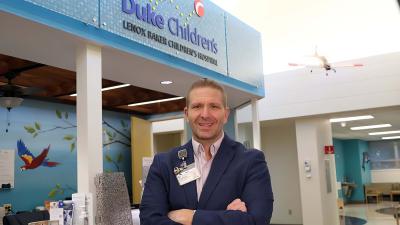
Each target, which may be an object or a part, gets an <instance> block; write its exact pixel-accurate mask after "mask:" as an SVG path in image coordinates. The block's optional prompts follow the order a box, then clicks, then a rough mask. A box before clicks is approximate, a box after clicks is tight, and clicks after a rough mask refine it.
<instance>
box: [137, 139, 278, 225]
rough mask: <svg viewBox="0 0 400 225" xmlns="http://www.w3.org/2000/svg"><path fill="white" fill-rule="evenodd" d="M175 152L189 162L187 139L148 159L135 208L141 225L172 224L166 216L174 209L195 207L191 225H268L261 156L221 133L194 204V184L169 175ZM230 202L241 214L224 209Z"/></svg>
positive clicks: (268, 191)
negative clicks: (239, 207)
mask: <svg viewBox="0 0 400 225" xmlns="http://www.w3.org/2000/svg"><path fill="white" fill-rule="evenodd" d="M181 149H186V150H187V152H188V158H187V163H188V164H191V163H193V162H194V156H193V154H194V153H193V146H192V141H189V142H188V143H187V144H185V145H183V146H181V147H178V148H174V149H172V150H171V151H169V152H167V153H160V154H157V155H156V156H155V157H154V161H153V164H152V165H151V167H150V170H149V174H148V176H147V180H146V184H145V189H144V192H143V196H142V201H141V204H140V222H141V225H177V224H178V223H176V222H174V221H172V220H170V219H169V218H168V216H167V215H168V212H170V211H172V210H177V209H195V210H196V212H195V214H194V217H193V223H192V224H193V225H266V224H269V222H270V219H271V215H272V207H273V201H274V200H273V195H272V188H271V180H270V175H269V172H268V168H267V164H266V162H265V158H264V154H263V152H261V151H259V150H247V149H246V148H245V147H244V146H243V145H242V144H241V143H239V142H235V141H233V140H231V139H230V138H229V137H228V136H227V135H226V134H225V136H224V139H223V140H222V143H221V146H220V148H219V150H218V152H217V154H216V155H215V158H214V160H213V163H212V166H211V169H210V173H209V175H208V178H207V180H206V183H205V184H204V187H203V190H202V193H201V195H200V199H199V201H198V200H197V199H198V198H197V189H196V181H192V182H190V183H188V184H185V185H183V186H180V185H179V183H178V180H177V179H176V176H175V174H174V172H173V171H174V167H176V166H179V165H180V164H181V160H180V159H179V158H178V151H179V150H181ZM236 198H240V199H241V200H242V201H243V202H245V203H246V207H247V212H241V211H238V210H226V207H227V206H228V205H229V203H231V202H232V201H233V200H235V199H236Z"/></svg>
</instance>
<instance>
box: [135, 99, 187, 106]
mask: <svg viewBox="0 0 400 225" xmlns="http://www.w3.org/2000/svg"><path fill="white" fill-rule="evenodd" d="M182 98H184V97H174V98H166V99H160V100H154V101H148V102H138V103H133V104H129V105H128V106H138V105H148V104H154V103H159V102H169V101H175V100H179V99H182Z"/></svg>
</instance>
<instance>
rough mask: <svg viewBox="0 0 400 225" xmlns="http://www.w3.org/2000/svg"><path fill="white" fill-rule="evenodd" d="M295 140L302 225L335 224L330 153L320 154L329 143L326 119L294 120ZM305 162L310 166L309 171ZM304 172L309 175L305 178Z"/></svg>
mask: <svg viewBox="0 0 400 225" xmlns="http://www.w3.org/2000/svg"><path fill="white" fill-rule="evenodd" d="M296 142H297V154H298V160H299V175H300V195H301V205H302V210H303V215H302V217H303V224H318V225H337V224H339V212H338V208H337V189H336V172H335V170H336V169H335V161H334V156H333V155H325V154H324V146H325V145H332V130H331V124H330V123H329V120H327V119H318V118H317V119H315V118H310V119H298V120H296ZM306 161H307V162H309V163H310V165H311V171H310V172H309V173H307V171H306V168H305V162H306ZM308 174H309V175H311V177H307V175H308ZM328 184H330V191H329V190H328V187H327V185H328Z"/></svg>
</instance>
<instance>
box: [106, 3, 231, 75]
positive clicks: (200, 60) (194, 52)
mask: <svg viewBox="0 0 400 225" xmlns="http://www.w3.org/2000/svg"><path fill="white" fill-rule="evenodd" d="M100 28H101V29H104V30H107V31H109V32H111V33H114V34H117V35H119V36H122V37H125V38H128V39H130V40H133V41H136V42H139V43H141V44H143V45H146V46H150V47H152V48H155V49H158V50H160V51H163V52H165V53H168V54H171V55H174V56H176V57H179V58H181V59H184V60H186V61H189V62H192V63H195V64H197V65H200V66H203V67H206V68H208V69H211V70H213V71H216V72H219V73H222V74H227V61H226V41H225V21H224V12H223V11H222V10H221V9H220V8H218V7H217V6H216V5H214V4H212V3H210V2H208V1H205V2H203V1H201V0H101V1H100Z"/></svg>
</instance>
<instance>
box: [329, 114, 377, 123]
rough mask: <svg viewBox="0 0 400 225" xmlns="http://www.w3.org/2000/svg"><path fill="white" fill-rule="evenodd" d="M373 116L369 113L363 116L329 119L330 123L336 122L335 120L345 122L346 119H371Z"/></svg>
mask: <svg viewBox="0 0 400 225" xmlns="http://www.w3.org/2000/svg"><path fill="white" fill-rule="evenodd" d="M373 118H374V117H373V116H371V115H365V116H353V117H342V118H332V119H330V120H329V121H330V122H331V123H337V122H347V121H354V120H367V119H373Z"/></svg>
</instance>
